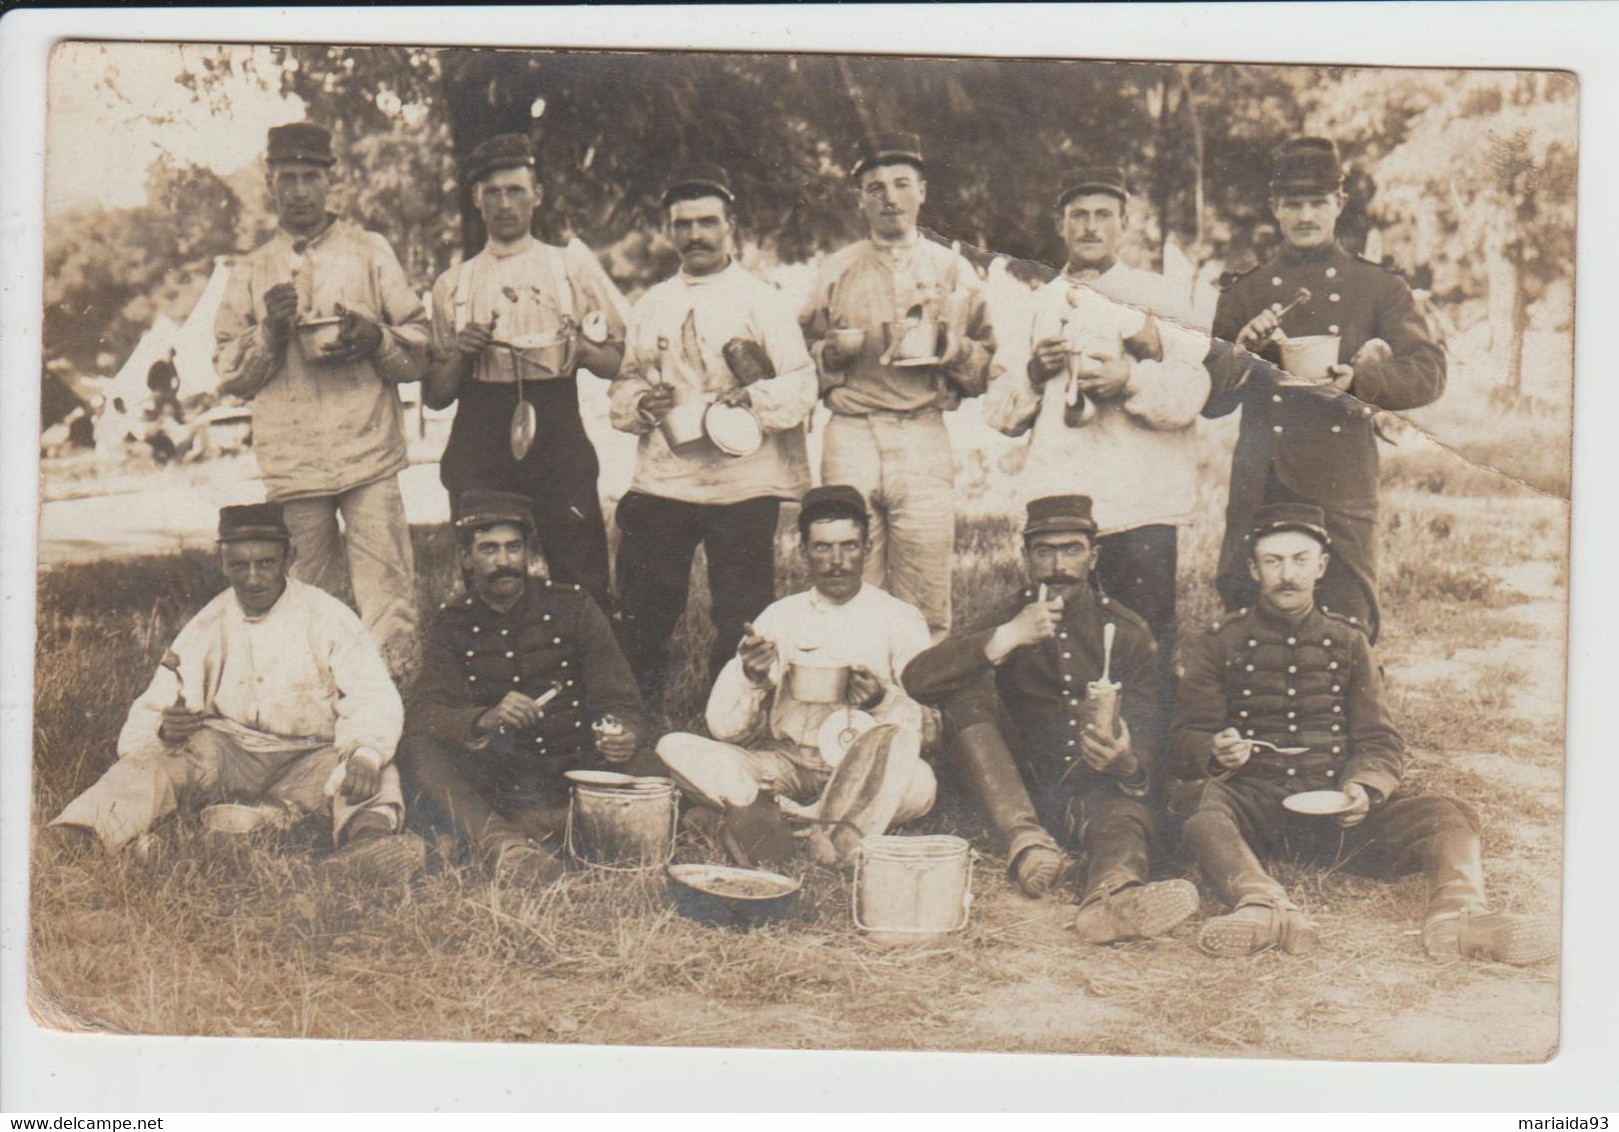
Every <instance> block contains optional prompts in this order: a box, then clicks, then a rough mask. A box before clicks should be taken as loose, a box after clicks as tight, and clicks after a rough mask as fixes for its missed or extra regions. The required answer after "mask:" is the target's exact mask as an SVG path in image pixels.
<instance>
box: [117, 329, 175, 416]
mask: <svg viewBox="0 0 1619 1132" xmlns="http://www.w3.org/2000/svg"><path fill="white" fill-rule="evenodd" d="M179 336H180V326H179V324H178V323H176V322H175V321H174V320H173V319H172V318H170V317H169V316H168V315H166V314H164V313H162V312H161V311H159V312H158V316H157V318H155V319H153V320H152V328H151V329H150V330H148V331H147V332H146V333H145V334H144V335H142V336H141V340H140V342H139V343H137V344H136V346H135V349H134V350H132V351H131V352H130V355H129V357H127V358H125V359H124V364H123V366H122V367H120V368H119V370H118V373H117V374H116V375H115V376H114V377H113V379H112V380H111V381H110V382H108V383H107V386H106V388H105V389H104V390H102V392H104V393H105V394H106V395H107V398H108V400H111V399H112V398H114V397H122V398H123V399H124V406H125V407H126V408H128V409H130V410H135V409H138V408H140V406H141V403H142V402H143V401H145V400H146V397H147V393H148V391H147V388H146V371H147V370H149V369H151V368H152V363H153V362H155V361H157V360H158V359H159V358H166V357H168V355H169V351H170V350H171V349H178V346H179Z"/></svg>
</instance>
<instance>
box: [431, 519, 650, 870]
mask: <svg viewBox="0 0 1619 1132" xmlns="http://www.w3.org/2000/svg"><path fill="white" fill-rule="evenodd" d="M455 528H456V535H457V537H458V539H459V541H460V551H459V554H458V561H459V564H460V567H461V574H462V578H463V580H464V581H465V584H466V591H467V592H466V593H465V594H464V595H463V596H462V597H460V598H457V599H456V600H454V601H451V602H447V603H446V604H445V605H444V606H442V607H441V609H440V612H439V614H438V616H437V617H436V618H434V620H433V624H432V625H431V626H430V627H429V629H428V634H427V645H426V648H425V649H424V656H423V661H422V672H421V675H420V676H419V677H418V678H417V680H416V683H415V685H414V686H413V687H412V688H411V690H410V694H409V695H408V696H407V697H406V703H405V737H404V739H403V740H402V741H401V743H400V745H399V765H400V768H401V770H402V771H403V773H404V776H405V789H406V792H407V793H408V794H409V795H410V796H411V798H412V808H413V810H418V811H419V813H420V815H421V816H422V817H423V818H424V820H425V821H426V822H427V823H429V824H433V825H438V826H441V827H448V828H449V829H450V830H451V831H453V833H454V835H455V837H456V838H457V840H458V841H459V842H460V843H461V844H462V845H463V846H465V847H467V848H468V849H470V850H471V851H472V852H473V854H474V856H476V857H478V858H480V859H481V860H482V861H483V862H484V863H485V864H486V865H487V866H489V867H490V868H491V869H492V870H493V871H494V873H495V876H496V877H497V879H499V880H501V881H502V882H503V883H506V882H510V883H518V884H522V883H539V882H545V881H550V880H553V879H555V878H556V877H557V876H559V875H560V874H561V872H562V864H561V862H560V861H559V860H558V859H557V858H556V856H555V855H554V854H553V853H552V852H551V851H550V849H548V848H547V847H546V845H545V844H543V843H544V842H545V841H547V840H548V839H552V838H554V837H555V836H556V835H558V834H560V833H561V832H562V828H563V823H564V820H565V818H566V814H567V802H568V790H567V783H566V782H565V781H564V777H563V776H564V775H565V774H566V772H568V771H570V770H585V769H614V770H624V771H630V772H635V771H639V770H647V769H652V768H654V767H655V766H656V764H655V763H654V762H653V761H652V760H651V758H650V756H649V755H647V754H646V753H645V749H646V746H647V742H648V740H649V739H650V737H651V732H650V727H649V725H648V723H647V721H646V715H645V712H644V711H643V709H642V706H641V697H640V696H639V695H638V694H637V693H636V690H635V681H634V678H633V677H632V676H631V675H630V669H629V665H628V664H626V663H625V661H624V656H623V654H622V653H621V652H619V649H618V642H617V641H616V640H615V639H614V637H613V631H612V627H611V625H610V624H609V623H608V621H607V617H606V615H605V614H603V613H602V611H601V609H600V607H598V606H597V605H596V603H595V601H594V600H592V599H591V597H590V595H589V594H587V593H585V592H583V590H582V588H581V587H580V586H579V585H578V584H577V583H564V582H558V581H556V580H555V579H552V578H544V579H538V578H531V577H529V564H530V561H531V558H532V555H533V539H534V519H533V507H532V505H531V503H530V501H529V499H528V497H527V496H524V495H519V494H517V493H515V492H508V491H482V490H472V491H466V492H463V493H462V494H461V496H460V498H459V500H458V512H457V514H456V518H455ZM638 760H639V761H638Z"/></svg>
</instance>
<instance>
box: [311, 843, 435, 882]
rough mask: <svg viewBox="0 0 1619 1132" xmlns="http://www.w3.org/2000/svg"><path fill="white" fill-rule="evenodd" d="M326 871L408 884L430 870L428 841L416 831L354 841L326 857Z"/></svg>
mask: <svg viewBox="0 0 1619 1132" xmlns="http://www.w3.org/2000/svg"><path fill="white" fill-rule="evenodd" d="M325 868H326V871H327V873H328V874H329V875H331V876H333V877H334V878H337V879H341V880H347V881H370V882H374V883H379V884H406V883H408V882H409V881H410V880H411V878H412V877H415V876H418V875H420V874H421V873H423V872H425V871H426V869H427V843H426V842H425V841H423V840H422V839H421V838H420V837H418V836H416V835H415V834H414V833H390V834H384V835H382V836H379V837H366V838H362V839H360V840H358V841H350V842H348V843H347V844H346V845H344V846H343V847H342V848H341V849H339V850H338V851H337V852H336V853H333V854H332V855H331V856H330V857H328V858H326V864H325Z"/></svg>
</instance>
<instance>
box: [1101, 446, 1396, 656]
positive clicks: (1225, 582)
mask: <svg viewBox="0 0 1619 1132" xmlns="http://www.w3.org/2000/svg"><path fill="white" fill-rule="evenodd" d="M1264 502H1265V503H1309V504H1311V505H1313V506H1316V507H1320V508H1321V509H1322V511H1323V513H1324V514H1325V515H1326V519H1327V534H1328V536H1329V537H1330V538H1331V539H1332V546H1331V547H1330V548H1329V549H1328V554H1327V572H1326V573H1325V574H1324V575H1322V577H1321V580H1320V581H1318V582H1317V583H1316V584H1315V601H1316V604H1317V605H1319V606H1321V607H1322V608H1323V609H1328V610H1331V611H1332V612H1333V613H1337V614H1339V615H1341V616H1344V617H1352V618H1354V619H1355V623H1356V624H1357V625H1359V626H1360V627H1361V628H1362V629H1364V630H1365V631H1366V638H1367V639H1368V640H1369V641H1371V642H1372V644H1376V643H1377V636H1378V630H1379V628H1380V625H1381V617H1382V614H1381V610H1380V609H1379V607H1378V604H1377V519H1376V517H1375V515H1351V514H1349V513H1347V512H1344V511H1341V510H1338V509H1336V508H1334V507H1332V506H1331V505H1330V504H1328V503H1327V502H1325V501H1323V500H1320V499H1308V498H1306V497H1305V496H1302V495H1300V494H1299V493H1298V492H1296V491H1294V490H1293V489H1292V488H1290V487H1288V486H1287V485H1286V484H1284V483H1283V482H1282V481H1281V479H1280V478H1279V477H1278V476H1277V475H1276V469H1275V468H1274V467H1273V468H1271V469H1270V470H1269V471H1268V472H1267V473H1266V478H1265V498H1264ZM1251 519H1252V516H1249V517H1247V518H1246V519H1244V520H1242V522H1244V523H1246V522H1249V521H1251ZM1226 524H1227V527H1226V533H1225V543H1224V545H1223V546H1222V547H1221V551H1220V567H1219V577H1218V578H1217V579H1216V588H1217V589H1218V590H1219V591H1220V596H1221V598H1222V599H1223V601H1224V604H1225V607H1226V609H1228V610H1231V609H1251V608H1253V605H1254V603H1255V602H1256V601H1258V599H1259V586H1258V584H1257V583H1256V582H1255V581H1254V580H1253V576H1252V575H1251V574H1249V572H1248V563H1249V561H1250V560H1251V557H1252V555H1251V548H1250V547H1249V545H1248V542H1247V535H1248V532H1247V530H1245V529H1243V530H1233V529H1232V524H1231V516H1230V515H1229V514H1228V515H1227V519H1226ZM1126 604H1128V603H1126ZM1136 612H1138V613H1139V612H1141V611H1140V610H1137V611H1136Z"/></svg>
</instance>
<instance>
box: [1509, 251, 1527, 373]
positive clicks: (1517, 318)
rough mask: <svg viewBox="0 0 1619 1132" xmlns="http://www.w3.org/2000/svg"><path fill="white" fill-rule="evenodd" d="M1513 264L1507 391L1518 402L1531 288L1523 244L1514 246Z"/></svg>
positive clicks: (1510, 258)
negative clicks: (1527, 281)
mask: <svg viewBox="0 0 1619 1132" xmlns="http://www.w3.org/2000/svg"><path fill="white" fill-rule="evenodd" d="M1507 258H1508V260H1509V261H1510V262H1511V263H1512V267H1513V271H1512V316H1511V317H1512V340H1511V342H1510V344H1509V346H1508V350H1507V389H1508V391H1509V392H1511V394H1512V396H1513V399H1514V400H1516V399H1517V398H1519V397H1522V396H1523V349H1524V340H1525V339H1526V338H1527V337H1528V331H1529V288H1528V287H1527V286H1525V279H1526V275H1527V273H1526V272H1525V271H1524V268H1523V262H1522V259H1523V253H1522V244H1521V243H1517V244H1514V246H1513V251H1512V254H1511V255H1509V256H1508V257H1507Z"/></svg>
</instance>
